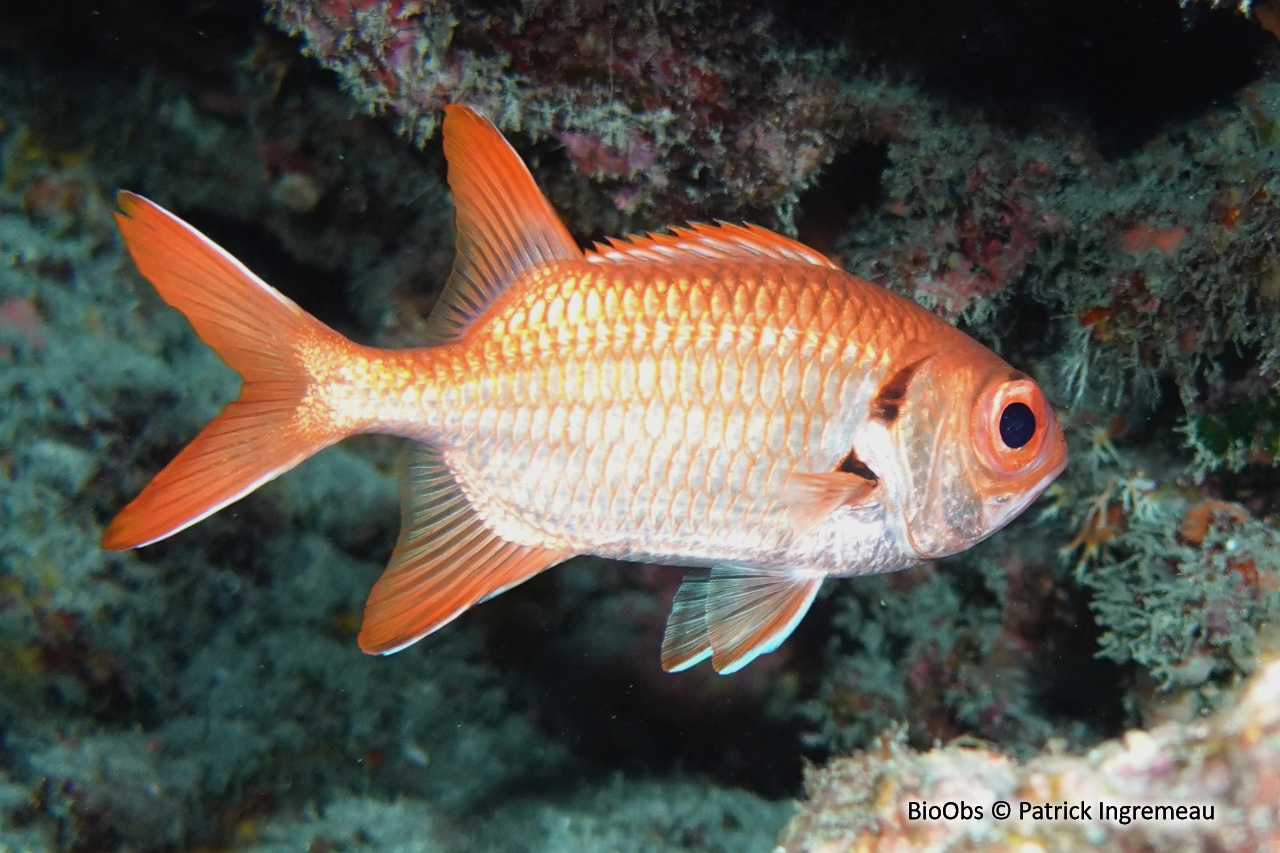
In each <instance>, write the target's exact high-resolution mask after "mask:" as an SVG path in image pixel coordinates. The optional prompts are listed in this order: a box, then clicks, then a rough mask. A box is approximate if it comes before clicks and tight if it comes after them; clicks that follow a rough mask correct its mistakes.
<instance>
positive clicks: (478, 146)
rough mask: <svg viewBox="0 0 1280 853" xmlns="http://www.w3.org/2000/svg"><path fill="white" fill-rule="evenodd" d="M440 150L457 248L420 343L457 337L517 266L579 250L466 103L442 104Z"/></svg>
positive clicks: (506, 147)
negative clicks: (446, 169)
mask: <svg viewBox="0 0 1280 853" xmlns="http://www.w3.org/2000/svg"><path fill="white" fill-rule="evenodd" d="M444 154H445V159H447V160H448V162H449V188H450V189H451V190H452V191H453V204H454V208H455V211H456V221H457V238H456V252H457V254H456V257H455V259H454V264H453V273H452V274H451V275H450V276H449V280H448V282H446V283H445V286H444V292H443V293H442V294H441V295H440V300H439V302H437V303H436V307H435V310H434V311H432V313H431V316H430V317H429V318H428V320H427V338H428V341H427V342H428V343H438V342H441V341H447V340H456V339H457V338H459V337H461V336H462V334H463V333H464V332H465V331H466V329H467V327H468V326H470V325H471V323H472V322H474V321H475V319H476V317H478V316H479V315H481V314H483V313H484V311H485V309H487V308H488V307H489V306H490V305H492V304H493V302H494V301H495V300H496V299H498V297H500V296H501V295H502V294H503V293H504V292H505V291H506V289H507V288H508V287H509V286H510V285H511V283H512V282H514V281H515V280H516V278H517V277H518V276H519V275H520V273H522V272H524V271H525V270H527V269H530V268H532V267H535V266H538V265H540V264H544V263H547V262H549V261H555V260H569V259H574V258H581V257H582V250H581V249H580V248H578V244H577V243H576V242H574V240H573V237H572V236H571V235H570V234H569V231H568V229H566V228H565V227H564V223H563V222H561V221H560V217H559V216H557V215H556V212H555V210H554V209H552V207H551V204H550V202H548V201H547V199H546V196H544V195H543V194H542V191H541V190H539V189H538V185H537V184H536V183H535V182H534V180H533V175H531V174H530V173H529V169H528V167H527V166H525V164H524V162H523V161H522V160H521V159H520V156H519V155H518V154H516V152H515V149H513V148H512V147H511V144H510V143H508V142H507V140H506V139H504V138H503V136H502V134H501V133H499V132H498V129H497V128H495V127H494V126H493V125H492V124H490V123H489V121H488V120H487V119H485V118H484V117H483V116H481V115H480V114H479V113H478V112H476V111H475V110H473V109H472V108H471V107H466V106H461V105H457V104H451V105H449V106H447V107H445V118H444Z"/></svg>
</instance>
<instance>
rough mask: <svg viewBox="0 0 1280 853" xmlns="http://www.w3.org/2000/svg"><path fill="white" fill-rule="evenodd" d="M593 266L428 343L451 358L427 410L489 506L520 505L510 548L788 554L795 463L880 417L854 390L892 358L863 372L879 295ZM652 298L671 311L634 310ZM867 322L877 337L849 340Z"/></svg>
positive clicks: (842, 450) (815, 460)
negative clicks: (782, 505) (789, 486)
mask: <svg viewBox="0 0 1280 853" xmlns="http://www.w3.org/2000/svg"><path fill="white" fill-rule="evenodd" d="M580 266H582V267H587V272H586V273H585V274H584V273H579V272H576V271H572V270H569V269H562V270H560V275H559V276H558V277H556V278H550V277H547V276H543V277H542V279H541V281H539V282H536V283H535V284H534V286H531V287H528V288H521V287H519V286H517V287H514V288H513V289H512V292H513V294H517V296H513V298H512V299H510V300H509V303H510V304H504V303H502V302H500V303H498V304H496V305H494V306H493V308H492V309H491V311H490V313H489V314H487V315H484V316H482V317H481V318H480V319H479V320H478V321H477V325H476V327H475V329H474V331H473V333H472V334H469V335H467V336H466V337H465V338H463V339H462V340H461V341H459V342H457V343H455V344H451V345H448V346H446V347H444V348H441V349H440V350H438V351H435V350H428V351H425V352H426V353H430V354H431V357H438V358H440V359H442V360H444V361H446V362H448V363H451V364H452V365H453V370H454V371H456V375H455V376H454V377H449V378H443V379H442V380H441V384H442V386H443V387H442V389H441V391H440V393H439V398H438V401H436V400H433V402H432V405H431V407H430V409H429V410H428V411H426V412H424V413H423V415H424V418H427V419H431V415H432V414H433V413H434V414H435V417H436V418H442V419H443V420H442V422H441V423H440V424H439V426H438V428H437V429H438V432H436V431H435V430H428V431H427V434H428V436H429V437H430V438H432V439H433V440H435V441H438V442H439V443H440V444H441V445H442V446H444V447H447V448H450V450H449V452H448V456H449V460H450V463H451V464H452V465H453V466H454V467H455V470H456V471H457V472H458V474H459V479H460V481H461V483H462V486H463V488H464V490H465V491H466V492H467V493H468V495H469V496H470V497H471V498H472V500H473V501H474V503H475V505H476V507H477V510H478V512H479V513H480V515H481V516H482V517H485V518H486V519H489V520H491V521H492V522H493V523H494V524H495V526H496V525H498V524H501V521H499V517H500V516H504V517H505V518H506V520H508V521H510V520H511V516H513V515H514V516H515V517H517V518H518V519H519V522H520V523H519V525H518V528H517V525H512V526H510V527H503V528H502V532H503V533H504V535H505V538H509V539H511V540H513V541H519V542H522V543H524V544H536V545H548V544H557V545H563V546H565V547H570V548H572V549H575V550H579V551H591V552H593V553H598V554H602V555H604V556H613V557H618V558H628V557H636V556H644V557H645V558H647V559H662V558H671V557H673V556H678V557H681V558H683V559H685V560H690V559H692V560H695V561H699V562H703V561H713V560H716V559H722V558H723V557H724V556H725V555H733V556H734V557H736V558H738V559H739V560H742V561H748V562H759V560H760V553H774V552H776V551H777V550H779V549H783V548H785V547H786V544H787V540H788V539H789V537H790V528H789V526H788V525H787V524H786V523H785V520H784V519H782V517H781V514H780V512H779V506H778V504H779V499H780V496H781V494H782V490H783V487H784V485H785V481H786V477H787V473H788V472H789V471H794V470H800V471H823V470H830V469H834V467H835V466H836V465H837V464H838V463H839V461H840V458H842V457H843V456H844V455H845V454H846V453H847V451H848V441H849V437H850V436H851V435H852V432H853V428H854V425H855V424H856V423H857V422H858V421H859V420H860V419H864V418H865V416H866V415H865V413H859V412H856V411H853V410H852V409H851V401H853V400H856V399H860V398H866V397H868V396H869V395H870V391H871V390H872V389H873V388H874V387H876V386H877V385H878V384H879V382H880V381H881V380H882V376H883V372H884V369H883V367H881V368H880V369H879V370H870V371H868V370H859V371H858V372H857V373H856V374H851V373H850V370H849V368H850V367H852V366H854V365H860V364H862V363H864V362H865V360H866V359H865V351H866V350H868V349H874V348H876V344H877V343H879V344H880V346H881V348H885V349H887V347H886V346H885V344H886V343H887V340H888V338H889V336H888V334H887V331H886V329H885V327H884V325H883V324H881V325H880V326H879V327H876V326H871V325H869V324H861V325H860V324H859V323H858V315H859V313H865V314H868V315H870V316H873V317H874V314H875V313H876V312H870V311H862V312H860V310H859V309H865V308H866V307H867V306H866V303H867V302H869V301H870V300H856V299H844V300H841V301H838V302H837V301H836V300H835V299H834V298H833V297H832V294H833V293H835V292H839V291H840V289H841V286H842V284H843V283H842V282H839V281H834V282H833V281H832V280H831V279H833V278H835V276H833V275H832V274H831V271H829V270H826V269H823V268H820V267H814V266H811V265H805V264H800V263H790V264H774V265H770V266H765V267H763V268H761V269H759V270H757V271H756V272H757V275H756V276H755V277H753V278H751V279H748V280H746V281H735V280H733V279H732V278H730V277H728V276H727V275H726V272H725V271H723V270H719V269H715V268H714V267H710V266H709V267H708V268H706V269H704V270H696V269H695V270H691V271H690V274H689V276H688V277H687V278H684V279H681V280H678V281H663V280H659V281H656V282H655V281H653V280H646V279H644V278H641V277H639V276H638V275H637V273H638V272H644V270H634V269H628V268H627V267H625V266H620V265H619V266H618V267H617V268H616V269H607V270H602V269H600V267H599V266H595V265H589V264H586V263H583V264H580ZM697 273H702V274H701V275H698V274H697ZM868 287H870V285H868ZM878 292H879V291H873V292H872V296H874V295H875V293H878ZM637 306H639V308H640V310H642V311H649V312H656V314H655V313H650V314H646V315H644V317H645V322H644V323H642V324H641V323H637V322H635V320H636V318H635V317H630V318H629V317H627V316H625V312H626V311H627V310H628V309H635V308H636V307H637ZM549 325H550V326H553V327H554V328H555V329H557V330H563V331H562V334H557V335H552V334H550V333H549V332H548V328H547V327H548V326H549ZM866 328H870V329H871V330H872V335H871V340H870V341H868V342H867V343H865V344H864V343H862V341H861V340H859V339H858V338H857V337H854V336H853V335H852V334H850V332H851V331H857V330H860V329H866ZM726 329H728V330H732V332H731V333H728V334H727V333H726V332H725V330H726ZM876 336H879V337H881V340H880V341H876V340H875V338H876ZM562 338H566V339H567V340H562ZM452 348H456V349H458V350H461V351H460V352H455V351H453V349H452ZM801 363H803V364H804V365H805V371H804V376H805V378H806V380H807V381H804V382H801V381H800V375H801V371H800V368H799V365H800V364H801ZM477 365H479V367H478V369H477V367H476V366H477ZM842 366H843V369H842ZM432 396H434V395H432ZM619 422H620V423H621V425H622V428H621V429H620V430H619V429H617V428H616V425H617V424H618V423H619ZM488 425H492V429H486V427H487V426H488ZM433 433H434V434H433ZM623 496H627V498H628V499H627V500H625V501H624V500H622V497H623ZM489 507H501V508H502V509H501V510H489V509H488V508H489ZM681 508H683V509H684V511H679V510H680V509H681ZM744 529H745V530H747V531H750V532H749V533H747V534H746V535H745V536H744ZM641 543H643V544H641ZM757 552H759V553H757Z"/></svg>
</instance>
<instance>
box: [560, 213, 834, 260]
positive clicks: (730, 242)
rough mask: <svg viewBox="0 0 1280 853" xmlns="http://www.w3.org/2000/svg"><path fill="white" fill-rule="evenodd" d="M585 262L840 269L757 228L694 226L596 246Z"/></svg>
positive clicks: (720, 224) (722, 224)
mask: <svg viewBox="0 0 1280 853" xmlns="http://www.w3.org/2000/svg"><path fill="white" fill-rule="evenodd" d="M586 258H587V260H588V261H591V262H592V263H655V264H673V263H683V262H687V261H691V260H693V261H728V260H751V261H759V260H764V259H771V260H775V261H793V262H799V263H804V264H813V265H814V266H818V267H829V268H831V269H839V267H838V266H837V265H836V264H835V263H833V262H832V261H831V259H830V258H828V257H826V256H825V255H822V254H820V253H818V252H815V251H814V250H813V249H810V248H809V247H808V246H806V245H804V244H803V243H797V242H796V241H795V240H792V239H790V238H789V237H783V236H782V235H781V234H775V233H774V232H772V231H770V230H769V229H767V228H761V227H760V226H759V225H750V224H747V225H733V224H730V223H728V222H717V223H715V224H714V225H709V224H706V223H702V222H696V223H693V224H691V225H688V226H685V227H684V228H672V229H671V233H670V234H654V233H650V234H646V235H644V236H643V237H642V236H639V235H631V236H628V237H627V238H625V239H621V240H619V239H614V238H610V239H609V240H608V241H607V243H596V244H595V248H594V250H593V251H590V252H587V255H586Z"/></svg>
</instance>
